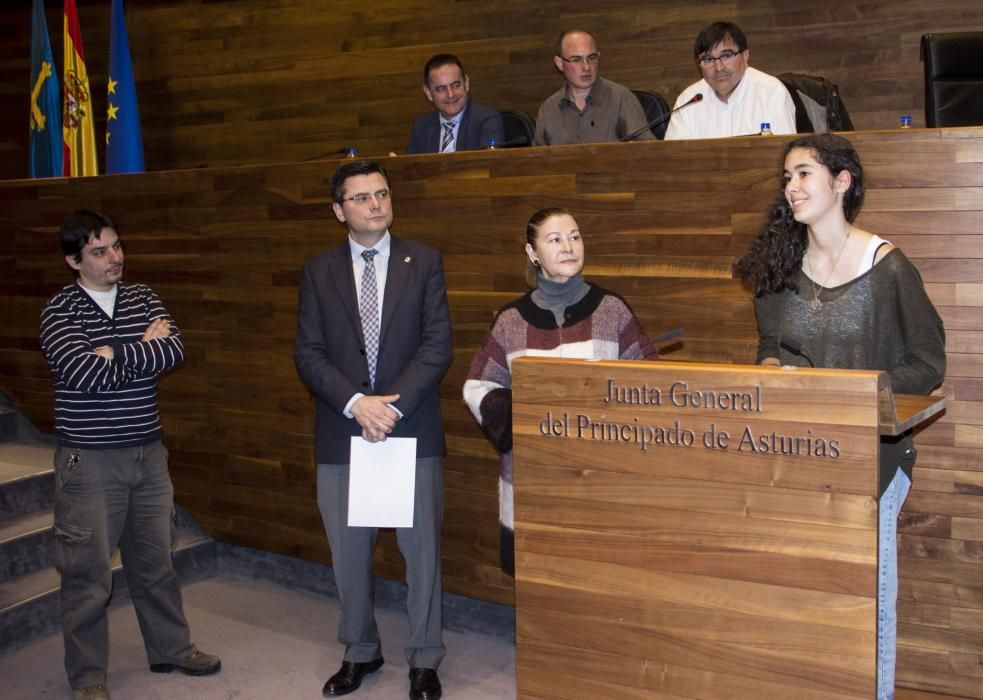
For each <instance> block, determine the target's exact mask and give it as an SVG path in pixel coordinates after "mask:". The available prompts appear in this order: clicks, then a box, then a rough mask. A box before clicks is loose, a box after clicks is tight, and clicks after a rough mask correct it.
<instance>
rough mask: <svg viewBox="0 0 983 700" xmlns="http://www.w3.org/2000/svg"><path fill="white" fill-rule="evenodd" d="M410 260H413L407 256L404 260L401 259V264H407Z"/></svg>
mask: <svg viewBox="0 0 983 700" xmlns="http://www.w3.org/2000/svg"><path fill="white" fill-rule="evenodd" d="M412 259H413V258H411V257H410V256H409V255H407V256H406V257H405V258H403V262H409V261H410V260H412Z"/></svg>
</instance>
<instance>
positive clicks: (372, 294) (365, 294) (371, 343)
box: [358, 248, 379, 387]
mask: <svg viewBox="0 0 983 700" xmlns="http://www.w3.org/2000/svg"><path fill="white" fill-rule="evenodd" d="M378 254H379V251H378V250H376V249H375V248H373V249H371V250H363V251H362V258H363V259H364V260H365V267H364V268H362V296H361V298H360V299H359V300H358V313H359V315H361V317H362V334H363V335H364V336H365V357H366V359H367V360H368V363H369V380H370V382H371V383H372V386H373V387H374V386H375V365H376V360H377V359H378V357H379V301H378V299H379V292H378V285H377V284H376V279H375V262H374V261H373V260H372V258H374V257H375V256H376V255H378Z"/></svg>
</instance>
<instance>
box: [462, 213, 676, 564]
mask: <svg viewBox="0 0 983 700" xmlns="http://www.w3.org/2000/svg"><path fill="white" fill-rule="evenodd" d="M525 249H526V257H527V261H526V280H527V281H528V282H529V285H530V286H531V287H533V289H532V291H530V292H528V293H526V294H524V295H523V296H521V297H519V298H518V299H516V300H515V301H513V302H510V303H509V304H506V305H505V306H503V307H502V308H501V309H499V311H498V314H497V315H496V316H495V320H494V321H493V322H492V327H491V330H489V331H488V335H487V336H486V337H485V340H484V342H482V344H481V347H479V348H478V352H477V353H476V354H475V356H474V359H473V360H472V361H471V369H470V371H469V372H468V378H467V381H465V383H464V400H465V402H466V403H467V404H468V408H470V409H471V413H473V414H474V417H475V418H476V419H477V421H478V424H479V425H481V428H482V430H483V431H484V432H485V434H486V435H487V436H488V438H489V439H490V440H491V442H492V444H493V445H495V448H496V449H497V450H498V451H499V452H500V453H501V476H500V478H499V523H500V525H501V531H502V538H501V549H502V568H503V569H504V570H505V571H507V572H509V573H511V574H514V573H515V551H514V539H515V520H514V517H513V510H512V505H513V499H512V360H514V359H515V358H517V357H522V356H524V355H535V356H537V357H576V358H583V359H604V360H616V359H625V360H654V359H657V352H656V348H655V346H654V345H653V344H652V341H651V340H649V337H648V336H647V335H646V334H645V331H644V330H643V329H642V324H641V323H639V321H638V319H637V318H636V317H635V314H634V313H632V310H631V309H630V308H629V307H628V304H627V303H626V302H625V300H624V299H622V298H621V297H620V296H618V295H617V294H615V293H613V292H609V291H607V290H605V289H602V288H601V287H598V286H596V285H593V284H590V283H588V282H586V281H584V278H583V276H582V275H581V272H582V271H583V269H584V239H583V236H582V234H581V232H580V226H579V225H578V224H577V220H576V219H574V218H573V215H572V214H571V213H570V212H569V211H567V210H566V209H562V208H560V207H550V208H548V209H541V210H540V211H538V212H536V213H535V214H533V216H532V218H531V219H529V223H528V225H527V226H526V246H525Z"/></svg>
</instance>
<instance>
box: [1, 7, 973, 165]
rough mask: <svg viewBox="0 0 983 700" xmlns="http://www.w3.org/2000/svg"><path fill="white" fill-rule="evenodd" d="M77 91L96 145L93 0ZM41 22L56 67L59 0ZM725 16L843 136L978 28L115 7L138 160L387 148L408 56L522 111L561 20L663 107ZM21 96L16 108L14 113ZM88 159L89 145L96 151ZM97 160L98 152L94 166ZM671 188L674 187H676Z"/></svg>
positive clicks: (702, 15) (612, 13) (582, 10)
mask: <svg viewBox="0 0 983 700" xmlns="http://www.w3.org/2000/svg"><path fill="white" fill-rule="evenodd" d="M77 1H78V6H79V15H80V23H81V27H82V35H83V41H84V46H85V53H86V57H87V62H88V69H89V75H90V76H91V79H92V85H93V105H94V110H95V114H96V120H97V121H96V128H97V134H98V135H99V136H100V137H99V138H97V142H101V140H102V139H101V135H102V134H103V133H104V123H105V108H106V100H105V90H106V71H107V64H108V51H109V46H108V33H109V3H108V2H105V1H104V0H77ZM47 5H48V26H49V31H50V32H51V41H52V47H53V50H54V55H55V63H56V66H60V65H61V45H62V38H61V36H62V29H61V27H62V22H61V5H60V4H59V3H57V2H54V3H52V2H49V3H47ZM30 9H31V3H30V1H29V0H11V1H10V2H7V3H4V6H3V8H2V9H0V19H2V21H0V39H2V41H0V99H3V100H4V103H5V104H7V105H8V108H7V109H5V110H3V111H2V113H0V156H2V158H0V178H13V177H24V176H25V175H26V173H27V144H28V78H29V64H30V61H29V56H30V48H29V44H30ZM718 19H725V20H731V21H734V22H736V23H738V24H739V25H740V26H741V27H742V28H743V29H744V30H745V32H746V34H747V35H748V41H749V46H750V48H751V64H752V65H754V66H756V67H757V68H760V69H761V70H764V71H766V72H769V73H773V74H777V73H782V72H788V71H794V72H800V73H811V74H817V75H824V76H826V77H828V78H829V79H830V80H832V81H834V82H836V83H838V84H839V86H840V88H841V93H842V96H843V100H844V103H845V104H846V107H847V109H848V111H849V113H850V115H851V117H852V118H853V122H854V124H855V126H856V128H858V129H882V128H893V127H894V126H896V125H897V123H898V115H900V114H902V113H910V114H911V115H912V117H913V120H914V125H915V126H921V125H923V124H924V97H923V66H922V63H921V61H920V59H919V39H920V37H921V35H922V34H923V33H926V32H944V31H957V30H968V29H983V6H981V5H980V3H979V2H978V0H951V1H947V2H940V1H936V2H923V1H920V0H872V1H871V2H865V3H862V4H857V3H855V2H850V1H848V0H830V2H826V3H822V4H812V5H803V4H801V3H788V2H782V1H781V0H730V1H729V2H708V3H692V2H687V1H686V0H662V1H661V2H657V3H653V2H645V1H644V0H611V1H609V2H605V3H604V4H603V7H602V6H599V5H598V3H596V2H589V1H587V0H514V1H513V2H507V3H491V2H456V1H455V0H431V1H429V2H421V1H420V0H376V1H375V2H373V3H371V4H370V5H366V4H365V3H361V2H355V1H354V0H155V1H154V2H139V1H136V0H131V2H129V3H127V21H128V27H129V34H130V46H131V50H132V52H133V60H134V71H135V75H136V79H137V89H138V93H139V98H140V111H141V116H142V118H143V126H144V131H143V133H144V141H145V147H146V160H147V167H148V169H150V170H164V169H173V168H194V167H200V166H202V165H210V166H222V165H241V164H249V163H278V162H296V161H299V160H301V159H304V158H309V157H312V156H316V155H318V154H322V153H325V152H329V151H335V150H336V149H338V148H341V147H344V146H349V145H355V146H358V148H359V149H360V152H361V153H362V154H363V155H380V154H384V153H388V152H389V151H396V152H402V149H403V148H404V147H405V145H406V142H407V140H408V136H409V128H410V123H411V121H412V119H413V118H414V117H415V116H416V115H418V114H421V113H423V112H425V111H427V110H428V109H429V108H430V105H429V104H428V103H427V102H426V100H425V98H424V97H423V94H422V92H421V90H420V83H421V75H420V72H421V70H422V67H423V64H424V62H425V61H426V59H427V58H428V57H429V56H431V55H433V54H434V53H437V52H439V51H451V52H453V53H456V54H458V55H459V56H460V57H461V58H462V60H463V61H464V64H465V66H466V67H467V69H468V72H469V73H470V75H471V78H472V90H473V94H474V95H475V96H476V97H478V98H479V99H481V100H482V101H484V102H486V103H488V104H490V105H493V106H495V107H498V108H500V109H519V110H522V111H525V112H527V113H529V114H530V115H532V116H535V114H536V112H537V110H538V107H539V104H540V103H541V102H542V101H543V100H544V99H545V98H546V97H547V96H549V95H550V94H551V93H552V92H553V91H555V90H556V89H557V88H558V87H559V86H560V79H559V77H558V75H557V73H556V72H555V70H554V68H553V63H552V60H551V53H552V49H551V44H552V40H553V37H554V36H555V34H556V33H557V32H558V31H559V30H561V29H564V28H569V27H573V26H581V27H583V28H585V29H587V30H589V31H592V32H593V33H594V34H595V35H596V36H597V38H598V41H599V44H600V49H601V51H602V54H603V59H602V62H601V72H602V74H603V75H606V76H607V77H609V78H612V79H614V80H616V81H618V82H621V83H624V84H626V85H629V86H630V87H634V88H643V89H648V90H654V91H656V92H660V93H662V94H663V95H664V96H666V98H667V99H668V100H669V101H670V102H672V101H674V100H675V97H676V95H678V94H679V92H680V91H681V90H682V89H683V88H684V87H686V85H688V84H689V83H691V82H693V81H694V80H696V79H697V78H698V77H699V73H698V71H697V69H696V67H695V66H694V64H693V61H692V58H691V54H692V46H693V40H694V39H695V37H696V34H697V32H698V31H699V29H700V28H701V27H702V26H704V25H705V24H707V23H708V22H711V21H714V20H718ZM16 105H20V107H19V108H18V107H15V106H16ZM99 148H100V153H101V150H102V146H101V143H100V146H99ZM101 162H102V159H101V156H100V163H101ZM680 185H682V183H680Z"/></svg>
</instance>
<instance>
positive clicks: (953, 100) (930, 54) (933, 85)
mask: <svg viewBox="0 0 983 700" xmlns="http://www.w3.org/2000/svg"><path fill="white" fill-rule="evenodd" d="M922 60H923V61H924V62H925V125H926V126H929V127H936V126H975V125H977V124H983V32H953V33H947V34H925V35H923V36H922Z"/></svg>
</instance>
